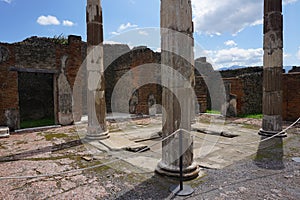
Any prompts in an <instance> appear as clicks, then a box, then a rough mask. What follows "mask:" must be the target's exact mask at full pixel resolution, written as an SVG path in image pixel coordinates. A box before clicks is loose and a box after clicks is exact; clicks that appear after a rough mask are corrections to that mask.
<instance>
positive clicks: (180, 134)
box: [179, 130, 183, 191]
mask: <svg viewBox="0 0 300 200" xmlns="http://www.w3.org/2000/svg"><path fill="white" fill-rule="evenodd" d="M182 165H183V162H182V131H181V130H180V133H179V170H180V191H181V190H183V171H182V168H183V166H182Z"/></svg>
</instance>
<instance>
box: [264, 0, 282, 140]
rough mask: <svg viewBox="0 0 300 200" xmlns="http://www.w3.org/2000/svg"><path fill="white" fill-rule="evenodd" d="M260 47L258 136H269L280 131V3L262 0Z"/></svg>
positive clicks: (275, 0) (277, 0)
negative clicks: (262, 39)
mask: <svg viewBox="0 0 300 200" xmlns="http://www.w3.org/2000/svg"><path fill="white" fill-rule="evenodd" d="M263 47H264V61H263V62H264V63H263V64H264V81H263V122H262V129H261V130H260V131H259V134H260V135H264V136H272V135H274V134H276V133H278V132H280V131H281V130H282V85H281V82H282V66H283V52H282V48H283V17H282V0H264V44H263ZM280 136H285V134H281V135H280Z"/></svg>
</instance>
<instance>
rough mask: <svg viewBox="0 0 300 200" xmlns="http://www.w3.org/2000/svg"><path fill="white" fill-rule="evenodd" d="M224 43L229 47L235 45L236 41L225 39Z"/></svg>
mask: <svg viewBox="0 0 300 200" xmlns="http://www.w3.org/2000/svg"><path fill="white" fill-rule="evenodd" d="M224 44H225V45H226V46H230V47H233V46H237V43H235V41H233V40H227V41H226V42H224Z"/></svg>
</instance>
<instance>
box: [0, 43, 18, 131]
mask: <svg viewBox="0 0 300 200" xmlns="http://www.w3.org/2000/svg"><path fill="white" fill-rule="evenodd" d="M0 47H1V51H2V53H1V55H6V56H1V60H0V90H1V92H0V125H7V126H9V127H11V129H15V128H17V127H18V126H19V106H18V102H19V96H18V73H17V72H15V71H9V70H8V69H9V67H10V66H12V65H14V63H15V57H14V56H13V55H14V54H15V48H14V46H13V45H12V44H7V43H0ZM4 52H6V53H4Z"/></svg>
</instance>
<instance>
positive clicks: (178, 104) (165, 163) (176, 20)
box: [156, 0, 199, 179]
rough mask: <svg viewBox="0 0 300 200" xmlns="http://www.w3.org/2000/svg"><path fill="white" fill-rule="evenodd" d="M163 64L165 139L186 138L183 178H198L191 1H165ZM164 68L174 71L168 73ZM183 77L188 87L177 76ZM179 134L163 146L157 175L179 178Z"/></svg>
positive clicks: (164, 142) (163, 1)
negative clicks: (191, 132) (194, 149)
mask: <svg viewBox="0 0 300 200" xmlns="http://www.w3.org/2000/svg"><path fill="white" fill-rule="evenodd" d="M161 28H162V29H161V49H162V54H161V63H162V83H163V85H164V86H166V87H165V88H163V93H162V106H163V107H164V112H163V119H164V120H163V122H164V126H163V131H162V132H163V137H164V138H165V137H167V136H169V135H171V134H172V133H174V132H176V131H177V132H182V134H183V177H184V178H185V179H191V178H195V177H197V176H198V173H199V168H198V166H197V165H196V164H195V163H194V162H193V139H192V137H191V135H190V131H191V120H192V117H193V112H194V102H193V100H194V99H193V98H192V97H193V96H192V94H193V93H192V91H193V86H192V85H193V84H192V82H193V80H194V69H193V63H194V55H193V46H194V39H193V22H192V7H191V1H190V0H161ZM164 66H168V67H171V68H172V69H173V70H171V71H170V70H165V69H164ZM178 72H179V73H180V74H181V75H182V76H183V77H184V78H185V79H186V80H187V82H188V83H190V84H186V82H185V83H184V82H183V81H182V79H180V80H179V78H178V77H177V76H176V73H178ZM178 138H179V134H177V135H175V136H173V137H170V138H169V139H167V140H165V141H163V142H162V160H161V161H160V162H159V163H158V166H157V168H156V172H158V173H159V174H163V175H167V176H171V177H179V171H180V170H179V142H178V140H179V139H178Z"/></svg>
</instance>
